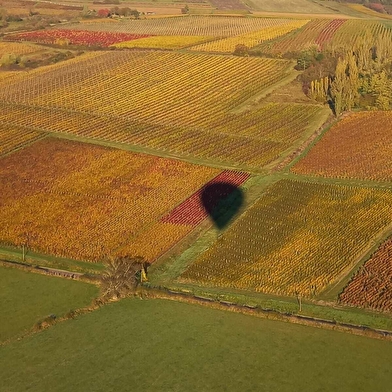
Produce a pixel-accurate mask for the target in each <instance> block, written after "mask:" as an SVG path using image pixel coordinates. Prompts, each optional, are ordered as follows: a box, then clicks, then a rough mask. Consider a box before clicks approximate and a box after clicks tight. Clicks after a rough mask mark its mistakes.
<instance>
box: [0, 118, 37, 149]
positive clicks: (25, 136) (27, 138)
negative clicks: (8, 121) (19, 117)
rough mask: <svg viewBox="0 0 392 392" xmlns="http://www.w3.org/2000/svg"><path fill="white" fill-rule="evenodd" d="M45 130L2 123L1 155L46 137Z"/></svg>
mask: <svg viewBox="0 0 392 392" xmlns="http://www.w3.org/2000/svg"><path fill="white" fill-rule="evenodd" d="M44 136H45V135H44V133H43V132H36V131H31V130H26V129H23V128H18V127H10V126H9V125H4V124H2V125H0V156H1V155H3V154H7V153H9V152H11V151H13V150H14V149H16V148H20V147H23V146H25V145H26V144H28V143H31V142H34V141H36V140H38V139H40V138H42V137H44Z"/></svg>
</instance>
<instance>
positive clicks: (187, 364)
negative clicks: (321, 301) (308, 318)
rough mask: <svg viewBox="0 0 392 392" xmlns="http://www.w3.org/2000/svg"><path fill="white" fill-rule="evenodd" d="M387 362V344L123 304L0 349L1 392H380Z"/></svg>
mask: <svg viewBox="0 0 392 392" xmlns="http://www.w3.org/2000/svg"><path fill="white" fill-rule="evenodd" d="M129 339H131V340H132V341H131V342H129ZM168 353H170V355H168ZM391 353H392V344H391V342H387V341H379V340H374V339H367V338H364V337H359V336H352V335H349V334H343V333H340V332H334V331H326V330H322V329H319V328H311V327H306V326H302V325H295V324H289V323H283V322H278V321H271V320H263V319H259V318H257V317H250V316H246V315H242V314H236V313H231V312H224V311H220V310H215V309H208V308H205V307H200V306H196V305H190V304H184V303H177V302H174V301H165V300H159V299H157V300H143V301H141V300H139V299H133V300H132V299H126V300H123V301H121V302H118V303H114V304H110V305H107V306H105V307H103V308H101V309H100V310H97V311H95V312H92V313H89V314H86V315H83V316H82V317H79V318H78V319H77V320H69V321H66V322H64V323H61V324H60V325H56V326H55V327H53V328H51V329H49V330H47V331H44V332H43V333H40V334H37V335H35V336H32V337H30V338H28V339H25V340H22V341H20V342H14V343H12V344H10V345H7V346H5V347H0V365H1V369H2V386H3V388H5V390H7V391H9V392H14V391H15V392H19V391H22V390H25V389H26V388H29V390H30V391H32V392H33V391H39V392H41V391H42V390H51V391H64V382H66V388H71V389H72V390H73V391H83V392H84V391H85V389H86V383H88V384H89V388H90V389H91V390H94V391H97V392H100V391H107V390H108V389H111V388H112V386H113V385H115V388H116V391H121V392H122V391H124V392H125V391H129V388H130V385H132V386H133V387H132V390H134V391H156V390H159V391H168V390H176V391H185V390H186V391H189V392H193V391H222V390H225V391H229V392H231V391H233V392H238V391H239V390H247V391H255V390H270V391H277V390H279V391H281V392H292V391H293V390H296V391H303V392H314V391H316V390H334V391H337V390H344V391H354V390H355V391H358V392H364V391H385V390H388V388H389V385H390V384H391V383H392V374H391V372H390V363H391V361H392V354H391ZM26 363H28V366H26ZM59 364H62V365H61V366H59ZM304 368H306V377H304V373H303V369H304ZM195 369H197V370H198V371H196V370H195ZM81 370H82V371H81ZM282 374H283V375H284V374H290V376H289V379H287V378H286V377H283V378H282ZM60 380H61V382H60ZM62 380H66V381H64V382H63V381H62Z"/></svg>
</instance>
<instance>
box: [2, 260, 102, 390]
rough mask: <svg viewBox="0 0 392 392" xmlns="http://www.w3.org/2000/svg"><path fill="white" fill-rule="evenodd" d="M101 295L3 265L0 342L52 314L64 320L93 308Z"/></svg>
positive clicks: (90, 287)
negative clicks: (85, 308)
mask: <svg viewBox="0 0 392 392" xmlns="http://www.w3.org/2000/svg"><path fill="white" fill-rule="evenodd" d="M97 293H98V288H97V287H96V286H94V285H92V284H88V283H83V282H77V281H72V280H67V279H60V278H56V277H51V276H44V275H39V274H34V273H29V272H25V271H22V270H19V269H14V268H7V267H1V266H0V314H1V320H6V322H0V342H2V341H5V340H7V339H9V338H13V337H17V336H19V335H20V334H22V333H23V331H25V330H28V329H30V328H31V327H33V325H34V324H35V323H36V322H38V321H41V320H42V319H44V318H45V317H47V316H49V315H51V314H55V315H56V316H57V317H60V316H63V315H64V314H66V313H67V312H68V311H70V310H71V309H77V308H80V307H83V306H87V305H89V304H90V302H91V301H92V299H93V298H94V297H95V296H96V295H97ZM0 384H1V383H0ZM0 390H2V388H1V386H0Z"/></svg>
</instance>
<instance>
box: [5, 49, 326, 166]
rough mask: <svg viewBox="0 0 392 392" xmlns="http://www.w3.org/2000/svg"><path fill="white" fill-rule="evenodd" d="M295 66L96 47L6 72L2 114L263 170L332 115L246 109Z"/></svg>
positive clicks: (303, 109) (306, 109)
mask: <svg viewBox="0 0 392 392" xmlns="http://www.w3.org/2000/svg"><path fill="white" fill-rule="evenodd" d="M145 64H151V66H149V67H146V66H145ZM290 67H292V63H291V62H290V61H286V60H274V59H260V58H246V59H244V58H239V57H234V56H232V57H228V56H211V55H207V54H196V53H192V54H185V53H172V52H158V51H116V52H106V53H93V54H90V53H89V54H87V55H86V57H83V56H79V57H78V58H76V59H72V60H69V61H67V62H66V63H65V64H63V66H62V67H59V66H58V64H55V65H53V66H50V67H45V68H44V69H42V70H41V69H37V70H34V71H31V72H29V73H28V74H24V75H20V76H18V75H16V76H14V77H13V78H9V79H5V80H4V81H3V83H1V86H2V89H1V91H0V98H1V99H2V100H3V102H4V103H3V104H2V111H1V114H0V116H1V119H2V121H3V122H4V123H8V124H10V125H13V126H14V125H20V126H25V127H28V128H30V129H34V130H44V131H50V132H57V133H71V134H76V135H78V136H83V137H89V138H93V139H99V140H107V141H114V142H121V143H127V144H131V145H139V146H142V147H147V148H150V149H152V150H155V151H157V150H158V151H165V152H167V153H170V154H173V155H180V156H185V157H195V158H197V159H199V160H207V161H209V162H220V163H222V164H226V165H228V166H231V165H235V166H240V165H242V166H244V167H253V168H261V167H262V166H264V165H266V164H269V163H271V162H273V161H275V160H277V159H280V158H281V156H284V155H286V154H287V153H288V152H289V151H290V150H293V149H294V148H295V145H296V143H297V142H298V141H299V139H300V138H302V137H303V136H304V135H305V134H306V133H308V132H309V130H311V129H312V126H314V125H315V124H316V123H320V121H321V122H322V121H323V118H324V117H325V110H324V109H323V108H321V107H320V106H316V105H309V106H304V105H296V104H288V105H282V106H279V105H277V104H273V103H271V104H268V105H263V106H260V107H258V108H257V109H255V110H250V111H249V110H241V106H242V105H244V104H247V102H251V101H252V100H255V99H257V97H258V96H260V95H261V94H263V92H265V93H267V92H268V91H269V90H271V89H273V88H275V86H276V84H277V83H281V82H282V80H284V78H287V77H291V74H290V73H291V72H292V71H290V70H289V68H290ZM294 77H295V75H294ZM227 80H230V81H231V82H230V84H227ZM255 97H256V98H255ZM146 103H148V105H146ZM234 111H235V113H234Z"/></svg>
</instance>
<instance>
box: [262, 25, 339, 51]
mask: <svg viewBox="0 0 392 392" xmlns="http://www.w3.org/2000/svg"><path fill="white" fill-rule="evenodd" d="M345 23H346V20H344V19H336V20H330V19H314V20H312V21H310V22H309V23H307V24H306V25H305V26H304V27H302V28H301V29H300V30H299V31H296V32H294V33H292V34H289V35H287V36H286V37H282V38H281V39H277V40H276V41H274V42H264V43H262V44H261V45H259V46H257V47H256V48H255V50H257V51H260V52H263V53H270V54H274V55H282V54H284V53H287V52H296V51H301V50H304V49H305V48H307V47H309V46H310V45H316V46H319V47H321V46H323V45H325V44H326V43H328V42H330V41H331V40H332V39H333V37H334V35H335V34H336V32H337V31H339V29H340V28H341V27H342V26H344V25H345Z"/></svg>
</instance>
